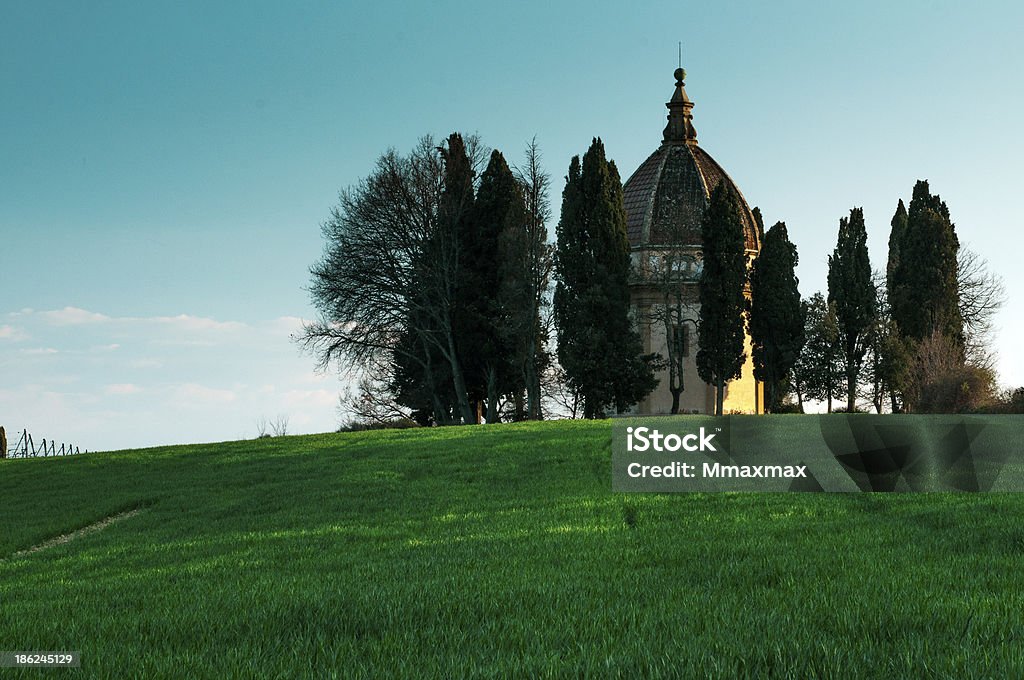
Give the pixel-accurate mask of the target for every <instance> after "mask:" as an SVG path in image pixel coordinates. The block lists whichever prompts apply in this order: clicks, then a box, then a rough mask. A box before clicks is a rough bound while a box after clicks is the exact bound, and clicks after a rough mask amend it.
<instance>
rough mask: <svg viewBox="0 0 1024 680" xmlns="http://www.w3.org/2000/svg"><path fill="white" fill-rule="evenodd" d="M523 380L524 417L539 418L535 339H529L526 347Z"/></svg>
mask: <svg viewBox="0 0 1024 680" xmlns="http://www.w3.org/2000/svg"><path fill="white" fill-rule="evenodd" d="M527 349H528V351H527V355H526V356H527V359H526V366H525V369H524V371H523V378H524V380H523V382H525V383H526V418H527V420H540V419H541V415H540V372H539V371H537V340H536V339H531V340H530V342H529V344H528V347H527Z"/></svg>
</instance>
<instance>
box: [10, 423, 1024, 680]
mask: <svg viewBox="0 0 1024 680" xmlns="http://www.w3.org/2000/svg"><path fill="white" fill-rule="evenodd" d="M765 422H766V427H770V426H771V425H770V423H771V421H770V420H768V419H766V420H765ZM788 422H793V421H788ZM787 436H788V435H787ZM609 438H610V426H609V425H608V423H600V422H599V423H579V422H574V423H541V424H521V425H509V426H487V427H478V428H445V429H433V430H420V431H402V432H397V431H392V432H368V433H354V434H338V435H334V434H332V435H317V436H308V437H287V438H279V439H265V440H256V441H247V442H229V443H224V444H216V445H196V446H181V447H166V448H161V449H151V450H145V451H128V452H120V453H110V454H89V455H87V456H81V457H77V458H64V459H49V460H45V459H43V460H15V461H3V462H2V464H0V558H5V559H3V560H2V561H0V649H8V650H15V649H34V650H81V651H82V653H83V671H84V672H85V673H87V674H88V675H91V676H98V677H184V676H192V677H217V678H221V677H247V676H250V677H256V676H261V677H262V676H267V677H296V676H299V677H301V676H308V677H330V676H332V675H334V676H337V677H349V676H353V675H356V676H359V675H361V676H365V677H376V676H379V675H381V674H388V675H411V676H420V675H433V676H447V677H462V676H467V675H468V676H474V675H476V676H493V675H504V676H508V675H514V676H545V675H598V676H606V675H611V676H622V677H634V676H636V675H659V674H660V675H666V676H679V675H684V676H685V675H695V676H706V675H711V676H719V677H735V676H747V677H766V676H777V677H851V676H867V677H1019V676H1021V675H1022V674H1024V652H1022V649H1024V642H1022V639H1021V636H1022V635H1024V634H1022V633H1021V632H1020V631H1021V629H1022V628H1024V616H1022V614H1021V611H1022V607H1024V594H1022V593H1024V574H1022V567H1024V527H1022V525H1021V521H1020V517H1021V515H1022V511H1024V500H1021V499H1019V498H1018V496H1015V495H999V494H978V495H956V496H954V495H939V494H918V495H888V496H884V495H877V494H851V495H841V494H834V495H827V494H820V495H814V494H808V495H799V494H777V495H757V494H743V495H740V494H717V495H698V494H675V495H670V494H665V495H628V496H627V495H622V494H613V493H612V492H611V490H610V489H611V478H610V446H609ZM133 508H141V509H142V512H140V513H139V514H138V515H135V516H133V517H130V518H128V519H125V520H123V521H121V522H118V523H116V524H112V525H111V526H109V527H107V528H105V529H103V530H102V531H98V532H95V533H88V534H85V535H83V536H81V537H80V538H78V539H76V540H74V541H72V542H70V543H67V544H63V545H58V546H53V547H51V548H47V549H46V550H44V551H41V552H37V553H34V554H30V555H25V556H21V557H12V555H14V553H16V552H18V551H20V550H24V549H25V548H29V547H31V546H34V545H37V544H39V543H42V542H43V541H46V540H47V539H50V538H53V537H54V536H57V535H60V534H64V533H68V532H70V531H74V530H75V529H80V528H82V527H85V526H88V525H90V524H92V523H94V522H96V521H98V520H101V519H103V518H104V517H108V516H110V515H114V514H118V513H120V512H123V511H125V510H128V509H133ZM61 672H62V673H63V672H67V671H61ZM6 674H10V675H12V677H18V672H15V671H9V670H8V671H6ZM6 674H5V677H6ZM29 675H30V674H29V673H27V672H26V673H25V677H28V676H29Z"/></svg>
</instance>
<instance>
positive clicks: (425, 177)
mask: <svg viewBox="0 0 1024 680" xmlns="http://www.w3.org/2000/svg"><path fill="white" fill-rule="evenodd" d="M456 137H457V136H455V135H453V136H452V138H450V143H451V140H452V139H455V138H456ZM458 139H459V140H460V141H461V138H458ZM465 148H466V153H467V154H468V156H469V159H470V164H471V166H472V167H478V166H479V164H480V162H481V157H482V156H483V148H482V146H481V145H480V144H479V142H478V141H477V140H476V138H475V137H469V138H467V140H466V144H465ZM448 151H449V150H448V149H447V148H445V147H438V146H437V145H436V144H435V142H434V140H433V139H432V138H431V137H429V136H426V137H423V138H422V139H421V140H420V142H419V143H418V144H417V146H416V147H415V148H414V149H413V151H412V152H411V153H410V154H409V155H408V156H401V155H399V154H398V153H396V152H395V151H393V150H391V151H388V152H387V153H385V154H384V155H382V156H381V157H380V158H379V159H378V161H377V166H376V167H375V169H374V171H373V172H372V173H371V174H370V176H369V177H367V178H366V179H364V180H362V181H361V182H359V183H358V184H357V185H356V186H355V187H353V188H350V189H347V190H344V191H342V192H341V194H340V197H339V198H340V202H339V205H338V206H337V207H335V208H334V209H333V210H332V212H331V217H330V219H329V220H328V221H327V222H326V223H325V224H324V225H323V233H324V237H325V239H326V241H327V246H326V249H325V253H324V256H323V258H322V259H321V260H320V261H319V262H318V263H316V264H315V265H314V266H313V267H312V269H311V274H312V284H311V288H310V292H311V294H312V297H313V301H314V304H315V305H316V306H317V308H318V310H319V311H320V319H319V320H318V321H316V322H313V323H310V324H307V325H306V326H305V328H304V329H303V332H302V333H301V335H300V336H299V338H298V342H299V343H300V344H301V345H302V346H303V347H304V348H305V349H306V350H308V351H310V352H311V353H313V354H314V356H316V358H317V361H318V363H319V365H320V367H321V368H326V367H327V366H328V365H329V364H330V363H332V362H335V361H337V362H339V363H341V364H342V365H343V366H346V367H351V368H368V367H372V366H374V365H379V364H380V363H382V362H387V361H390V360H391V359H392V357H394V356H395V355H396V354H401V355H402V356H404V357H405V358H406V359H407V360H408V361H410V362H412V363H415V364H418V365H420V366H421V368H422V369H423V370H424V373H425V375H427V376H432V375H434V372H435V371H434V368H435V367H434V366H432V365H431V361H432V357H435V356H440V357H441V359H442V360H443V361H444V362H445V363H446V365H447V367H448V370H449V375H450V379H451V382H452V386H451V387H452V389H453V390H454V394H455V396H456V399H457V403H458V415H459V417H460V419H461V420H462V421H463V422H466V423H469V422H475V415H474V413H473V412H472V410H471V408H470V404H469V398H468V395H467V391H466V385H465V379H464V377H463V371H462V366H461V363H460V360H459V355H458V351H457V348H456V341H455V332H454V325H453V310H454V309H455V307H456V305H457V304H458V300H457V298H456V290H457V286H456V283H457V281H458V275H459V272H458V267H459V248H460V243H459V234H458V230H457V229H456V228H455V222H456V221H457V220H458V219H459V218H460V215H459V212H460V211H464V210H467V209H468V205H460V204H459V202H458V201H447V202H445V195H444V191H445V186H444V185H445V183H444V178H445V164H446V157H447V153H448ZM403 339H405V340H407V341H405V342H403ZM433 392H434V393H435V394H437V393H439V391H438V390H433ZM436 405H437V406H440V404H436Z"/></svg>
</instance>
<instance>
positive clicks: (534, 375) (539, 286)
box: [516, 137, 554, 420]
mask: <svg viewBox="0 0 1024 680" xmlns="http://www.w3.org/2000/svg"><path fill="white" fill-rule="evenodd" d="M516 177H517V179H518V180H519V183H520V185H521V186H522V189H523V198H524V200H525V201H526V239H525V243H524V244H523V245H524V248H523V249H522V256H523V262H522V271H523V273H524V274H525V280H524V281H523V282H522V283H525V284H526V285H525V290H524V291H523V292H524V294H525V295H526V296H527V297H528V298H529V304H527V305H525V306H523V308H522V309H523V311H524V314H522V315H520V316H521V318H519V319H518V322H519V324H520V325H523V326H525V328H523V329H521V330H522V333H521V336H522V337H523V338H524V339H525V342H524V343H522V348H521V351H520V355H521V356H520V357H518V361H517V363H518V364H519V365H520V367H521V370H522V372H523V380H524V383H525V384H526V417H527V418H530V419H532V420H540V419H541V418H542V417H543V416H542V413H541V399H542V390H541V375H542V373H543V371H544V368H545V365H546V364H547V363H548V359H549V357H548V355H547V351H546V349H545V347H544V344H545V342H544V341H545V339H547V338H548V328H546V327H545V322H544V320H543V316H542V313H543V311H544V310H545V308H549V307H550V283H551V269H552V266H553V263H554V247H553V246H552V245H551V244H549V243H548V242H547V237H548V230H547V222H548V220H549V219H550V217H551V204H550V202H549V201H548V189H549V187H550V185H551V177H550V176H549V175H548V174H547V173H546V172H544V170H543V168H542V167H541V155H540V149H539V148H538V146H537V138H536V137H534V138H533V139H532V140H530V143H529V144H528V145H527V146H526V162H525V163H524V165H523V167H521V168H516Z"/></svg>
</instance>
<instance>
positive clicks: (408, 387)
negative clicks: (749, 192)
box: [300, 134, 1002, 424]
mask: <svg viewBox="0 0 1024 680" xmlns="http://www.w3.org/2000/svg"><path fill="white" fill-rule="evenodd" d="M549 184H550V180H549V177H548V175H546V174H545V173H544V171H543V169H542V168H541V164H540V154H539V151H538V148H537V145H536V143H535V142H533V143H530V144H529V145H528V146H527V149H526V154H525V162H524V163H523V164H522V166H521V167H512V166H510V165H509V164H508V162H507V161H506V160H505V157H504V156H503V154H502V153H501V152H500V151H498V150H493V151H487V150H486V149H485V148H484V147H483V145H482V144H481V143H480V141H479V140H478V139H477V138H476V137H463V136H462V135H459V134H452V135H450V136H449V137H448V138H447V139H446V140H444V142H443V143H441V144H436V143H435V142H434V141H433V140H432V139H431V138H429V137H426V138H424V139H422V140H421V141H420V143H419V144H418V145H417V146H416V148H414V149H413V151H412V152H411V153H409V154H408V155H400V154H398V153H396V152H395V151H389V152H387V153H385V154H384V155H382V156H381V157H380V159H379V160H378V162H377V165H376V167H375V168H374V170H373V171H372V172H371V174H370V175H369V176H368V177H367V178H365V179H364V180H362V181H361V182H360V183H358V184H357V185H355V186H354V187H352V188H350V189H348V190H345V191H343V192H342V193H341V195H340V202H339V205H338V206H337V207H336V208H335V209H334V210H333V211H332V213H331V217H330V219H329V220H328V221H327V222H326V223H325V224H324V225H323V231H324V236H325V240H326V248H325V252H324V256H323V258H322V259H321V260H320V261H319V262H317V263H316V264H315V265H314V266H313V268H312V269H311V274H312V284H311V294H312V298H313V301H314V304H315V305H316V306H317V308H318V310H319V312H320V318H321V320H320V321H319V322H316V323H312V324H309V325H308V326H307V327H306V328H305V331H304V333H303V335H302V336H301V338H300V340H301V342H302V343H303V344H304V345H305V346H306V348H307V349H309V350H311V351H312V352H313V353H314V354H315V355H316V356H317V358H318V360H319V362H320V363H321V365H322V366H326V365H327V364H329V363H333V362H336V361H337V362H340V363H342V364H343V365H345V366H348V367H351V368H354V369H357V370H359V371H360V372H361V375H362V379H361V381H360V386H359V390H358V394H357V395H356V396H355V397H354V398H353V400H352V403H351V405H352V406H354V410H355V411H357V412H358V413H360V414H361V415H362V416H363V417H364V418H366V419H370V420H391V419H394V418H396V417H411V418H413V419H415V420H416V421H418V422H420V423H421V424H454V423H476V422H482V421H485V422H496V421H498V420H499V419H517V420H518V419H528V418H530V419H539V418H541V417H543V416H544V415H545V414H544V410H545V406H544V405H545V404H546V405H548V406H551V405H552V404H555V403H557V404H560V405H561V406H562V407H563V410H564V411H565V412H567V413H568V414H569V415H572V416H575V415H577V414H579V415H583V416H584V417H588V418H596V417H602V416H603V415H604V414H606V413H607V412H609V411H618V412H621V411H623V410H625V409H627V408H629V407H630V406H632V405H633V404H635V403H637V402H638V401H640V400H642V399H643V398H644V397H646V396H647V395H648V394H649V393H650V392H651V391H652V390H653V389H654V388H655V386H656V385H657V384H658V381H657V379H656V378H655V371H656V370H659V369H662V368H664V369H666V371H665V373H666V374H667V378H668V387H669V391H670V392H671V394H672V397H673V404H672V411H673V412H676V411H677V410H678V406H679V398H680V395H681V393H682V392H683V390H684V389H685V386H684V385H683V382H682V375H683V356H684V355H685V354H686V352H685V351H684V348H683V347H682V346H681V343H682V342H684V341H685V340H684V336H683V337H681V335H682V334H679V333H676V332H674V331H676V330H678V329H679V328H680V327H681V326H682V325H683V324H684V323H693V324H694V325H695V326H696V327H697V335H698V342H699V350H698V352H697V356H696V363H697V369H698V374H699V375H700V377H701V379H702V380H704V381H705V382H707V383H709V384H711V385H713V386H715V388H716V393H717V399H716V409H715V410H716V413H722V411H723V405H724V403H723V401H724V394H725V386H726V384H727V383H728V382H729V381H731V380H734V379H736V378H738V377H739V375H740V371H741V368H742V366H743V364H744V362H745V360H746V356H745V352H744V326H745V325H746V327H747V329H748V330H749V333H750V336H751V340H752V359H753V365H754V374H755V377H756V378H757V379H759V380H761V381H762V382H763V383H764V385H765V396H766V400H765V401H766V407H767V409H768V410H770V411H778V410H781V409H782V408H785V405H786V401H787V399H788V397H789V395H795V397H796V400H797V402H798V404H799V405H800V406H801V407H802V404H803V402H804V401H805V400H807V399H811V400H820V401H825V402H827V403H828V407H829V410H831V404H832V400H833V399H843V398H845V400H846V407H847V409H850V410H852V409H854V408H855V406H856V403H857V401H858V399H859V398H863V397H865V396H866V397H867V398H868V399H869V400H870V401H871V402H872V404H873V405H874V407H875V408H876V409H877V410H879V411H881V410H882V409H883V407H884V406H886V405H888V406H889V407H890V408H891V409H892V410H894V411H896V410H913V409H918V410H922V409H932V408H956V407H960V406H962V403H963V402H964V400H965V399H970V398H972V397H971V395H972V394H973V393H975V392H978V391H980V390H981V389H982V384H983V383H984V382H985V379H986V375H987V376H988V382H989V383H991V371H990V369H991V365H990V364H991V362H990V360H989V359H988V355H987V354H986V351H985V347H986V342H985V340H986V334H987V331H988V330H989V327H990V323H991V318H992V314H993V312H994V311H995V310H996V309H997V308H998V306H999V305H1000V303H1001V301H1002V289H1001V287H1000V284H999V281H998V279H996V278H995V277H993V276H992V275H990V274H989V273H988V271H987V269H986V267H985V265H984V261H983V260H981V259H980V258H977V257H976V256H975V255H973V254H971V253H969V252H968V251H966V250H962V249H960V248H959V243H958V241H957V238H956V234H955V230H954V227H953V224H952V222H951V221H950V218H949V211H948V209H947V208H946V205H945V204H944V203H943V202H942V201H941V200H940V199H939V197H938V196H933V195H932V194H931V193H930V192H929V190H928V184H927V183H926V182H919V183H918V184H917V186H916V187H915V189H914V194H913V198H912V200H911V203H910V207H909V209H907V208H905V207H904V204H903V203H902V201H901V202H900V203H899V207H898V209H897V211H896V214H895V216H894V217H893V220H892V225H891V226H892V231H891V234H890V240H889V258H888V262H887V266H886V272H885V274H884V275H883V274H882V273H880V272H876V271H873V270H872V267H871V263H870V260H869V257H868V251H867V233H866V227H865V224H864V215H863V212H862V210H860V209H858V208H855V209H853V210H851V211H850V215H849V216H848V217H845V218H843V219H842V220H840V224H839V234H838V239H837V243H836V247H835V250H834V251H833V253H832V255H831V256H830V257H829V272H828V294H827V296H825V295H821V294H816V295H814V296H812V297H811V298H809V299H805V300H801V298H800V294H799V290H798V281H797V278H796V276H795V268H796V265H797V263H798V255H797V250H796V247H795V246H794V245H793V243H792V242H791V241H790V240H789V237H788V234H787V230H786V225H785V223H783V222H778V223H776V224H775V225H774V226H772V227H771V228H770V229H768V230H767V232H765V233H764V236H763V240H762V247H761V251H760V254H759V256H758V257H757V258H756V259H754V260H753V262H748V261H747V258H746V255H745V250H744V249H745V245H744V243H745V242H744V238H745V237H744V230H743V220H742V217H741V215H742V210H743V208H742V201H741V199H740V197H739V196H738V195H737V194H736V192H735V190H734V189H732V187H731V186H730V185H729V184H728V183H725V182H722V183H720V184H719V186H718V187H717V188H716V189H715V190H714V191H713V192H712V195H711V197H710V201H709V208H708V210H707V211H706V213H705V215H704V220H703V223H702V243H703V247H702V253H700V255H699V257H700V259H701V275H700V279H699V286H697V289H696V294H695V295H694V291H693V286H692V285H689V284H687V283H685V282H683V281H682V280H681V279H680V277H679V276H678V272H679V271H680V263H681V262H677V261H675V260H680V261H681V260H683V259H686V258H690V259H692V258H693V257H694V253H692V252H689V251H687V252H679V253H673V252H672V251H671V250H668V251H666V252H665V253H664V257H663V258H662V259H661V260H659V262H661V266H662V267H663V271H657V270H654V271H650V272H647V275H648V276H649V280H648V282H647V283H648V287H649V288H651V289H653V290H655V291H657V292H658V293H659V294H660V295H661V298H662V299H661V300H660V301H658V302H660V303H661V304H654V305H652V306H651V308H652V309H653V310H654V311H652V312H651V313H650V318H647V319H636V318H634V317H633V316H632V315H631V301H630V280H631V276H633V274H634V272H633V270H632V264H631V253H630V245H629V242H628V239H627V236H626V215H625V210H624V207H623V196H622V182H621V179H620V177H619V174H618V170H617V169H616V167H615V163H614V162H613V161H610V160H609V159H607V158H606V155H605V150H604V146H603V144H602V143H601V140H600V139H594V140H593V142H592V144H591V146H590V148H589V150H588V151H587V152H586V154H584V155H583V157H582V159H580V158H579V157H574V158H573V159H572V161H571V163H570V165H569V169H568V174H567V176H566V183H565V188H564V191H563V193H562V205H561V212H560V217H559V220H558V225H557V232H556V244H555V246H554V247H552V246H551V245H550V244H549V243H548V242H547V229H546V224H547V221H548V219H549V218H550V216H551V215H550V208H549V205H548V202H547V191H548V188H549ZM754 217H755V219H756V220H757V221H758V229H759V231H761V232H763V231H764V229H763V225H762V224H761V216H760V213H759V211H757V209H755V210H754ZM552 278H553V279H554V281H552ZM552 283H553V284H554V285H553V286H552ZM552 289H553V291H552ZM694 297H696V299H694ZM694 302H698V303H699V305H700V306H699V313H698V315H697V316H698V318H696V319H692V318H688V317H687V314H688V312H687V310H689V309H693V303H694ZM637 321H641V322H646V323H662V324H664V327H665V330H666V337H667V339H668V343H667V345H668V350H667V355H668V356H667V357H663V356H660V355H653V354H644V353H643V349H642V341H641V338H640V335H639V333H638V328H637ZM553 337H554V338H557V352H552V351H551V350H550V348H549V343H550V339H551V338H553ZM556 357H557V361H555V358H556ZM986 371H988V373H986ZM965 385H966V386H967V387H964V386H965ZM965 394H967V395H968V396H967V397H965V396H964V395H965Z"/></svg>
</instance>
